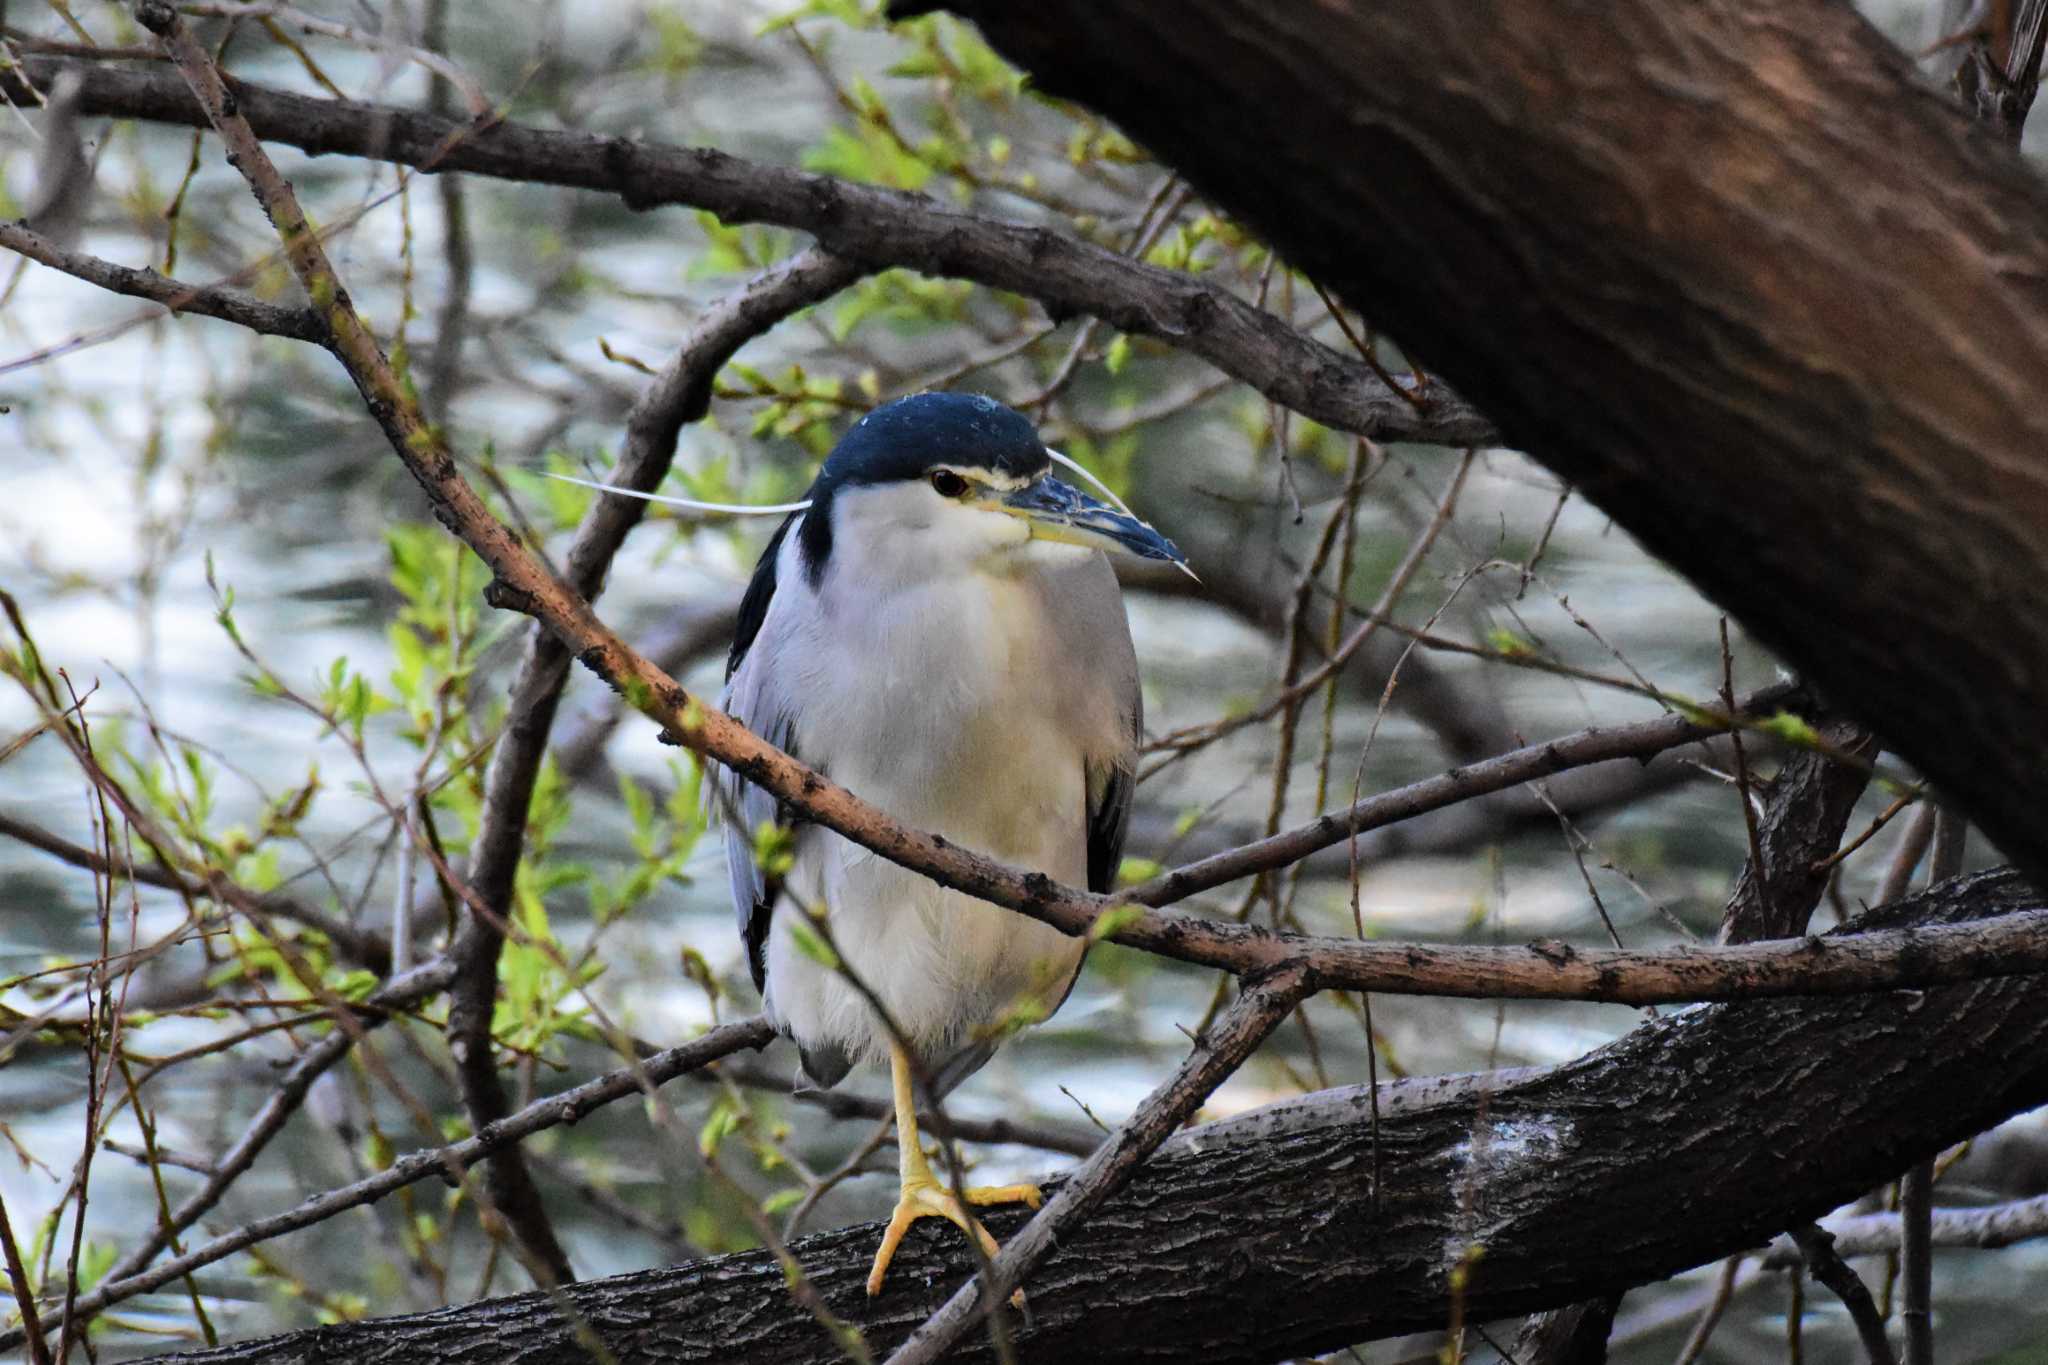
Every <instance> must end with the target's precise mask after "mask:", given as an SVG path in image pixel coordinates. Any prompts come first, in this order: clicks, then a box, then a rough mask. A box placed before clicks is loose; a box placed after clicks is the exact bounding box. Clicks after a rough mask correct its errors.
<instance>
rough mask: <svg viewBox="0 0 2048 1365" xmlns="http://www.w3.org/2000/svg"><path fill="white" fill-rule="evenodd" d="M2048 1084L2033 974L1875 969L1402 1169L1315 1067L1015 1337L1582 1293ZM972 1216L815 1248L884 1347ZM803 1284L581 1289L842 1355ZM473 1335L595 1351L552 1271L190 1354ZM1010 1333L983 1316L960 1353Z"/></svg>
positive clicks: (1640, 1058)
mask: <svg viewBox="0 0 2048 1365" xmlns="http://www.w3.org/2000/svg"><path fill="white" fill-rule="evenodd" d="M2033 899H2034V895H2033V892H2032V891H2031V890H2030V889H2029V888H2027V887H2026V886H2025V885H2024V884H2023V883H2022V882H2021V881H2020V880H2019V879H2018V878H2017V877H2016V876H2013V875H2012V874H1997V875H1979V876H1976V877H1969V878H1962V879H1958V880H1957V881H1954V882H1950V883H1947V884H1945V885H1944V886H1942V887H1940V888H1937V889H1935V890H1934V891H1931V892H1929V893H1926V894H1924V895H1921V896H1919V897H1916V898H1914V899H1913V900H1911V901H1907V902H1904V903H1901V904H1899V905H1896V906H1892V907H1886V908H1884V909H1881V910H1879V911H1876V912H1873V913H1872V915H1871V916H1869V917H1867V918H1868V920H1869V921H1870V925H1871V926H1895V925H1904V924H1909V923H1911V924H1921V925H1930V924H1933V923H1935V922H1936V921H1947V920H1951V919H1953V918H1955V917H1957V916H1981V915H1997V914H2003V913H2007V912H2010V911H2011V910H2013V909H2015V908H2017V907H2019V906H2021V905H2025V904H2030V903H2032V901H2033ZM1863 927H1866V926H1865V925H1864V924H1863V922H1862V921H1859V922H1858V928H1863ZM1872 1075H1883V1076H1885V1077H1886V1081H1887V1083H1886V1085H1884V1086H1882V1087H1875V1086H1872V1085H1870V1084H1869V1083H1868V1078H1869V1077H1870V1076H1872ZM2043 1099H2048V1014H2044V1012H2043V1011H2041V1010H2040V1009H2039V1007H2038V989H2037V987H2036V986H2035V984H2034V983H2032V982H2030V981H2026V980H2021V979H2005V980H1996V981H1981V982H1976V983H1973V984H1970V985H1966V986H1956V987H1947V988H1942V989H1939V990H1935V991H1930V992H1927V993H1926V994H1925V995H1923V996H1921V997H1919V999H1918V1000H1917V1002H1916V1007H1915V1008H1914V1009H1912V1010H1910V1011H1901V1010H1900V1009H1899V1008H1898V1005H1897V1002H1896V1001H1895V1000H1891V999H1887V998H1883V997H1874V996H1866V997H1856V998H1850V999H1842V1000H1828V1001H1801V1002H1797V1003H1793V1002H1783V1003H1775V1002H1765V1003H1748V1004H1742V1005H1729V1006H1713V1007H1708V1008H1706V1009H1701V1010H1688V1011H1684V1012H1682V1013H1679V1014H1675V1015H1670V1016H1666V1017H1664V1018H1661V1019H1658V1020H1655V1021H1653V1022H1651V1023H1648V1024H1645V1025H1643V1026H1642V1027H1640V1028H1638V1029H1636V1030H1635V1031H1634V1032H1632V1033H1631V1034H1629V1035H1628V1036H1627V1037H1625V1038H1623V1039H1621V1040H1619V1041H1617V1042H1615V1043H1613V1044H1611V1045H1609V1046H1608V1047H1605V1048H1602V1049H1600V1050H1598V1051H1597V1052H1594V1053H1591V1054H1589V1055H1588V1056H1586V1057H1583V1058H1580V1059H1578V1060H1577V1061H1574V1062H1571V1063H1567V1064H1565V1065H1563V1066H1560V1067H1555V1068H1548V1069H1544V1070H1541V1071H1537V1072H1534V1073H1519V1074H1516V1075H1512V1076H1509V1077H1505V1078H1502V1079H1501V1080H1500V1081H1499V1083H1498V1084H1497V1085H1493V1086H1485V1085H1479V1086H1472V1085H1457V1086H1449V1087H1446V1088H1445V1089H1444V1091H1443V1093H1442V1094H1441V1095H1440V1097H1439V1098H1437V1099H1436V1100H1434V1101H1430V1100H1426V1099H1425V1100H1422V1101H1420V1102H1417V1103H1413V1104H1405V1105H1386V1106H1383V1110H1382V1115H1381V1121H1380V1125H1379V1139H1378V1140H1379V1142H1380V1144H1381V1146H1382V1148H1383V1149H1384V1151H1385V1154H1386V1158H1387V1159H1386V1160H1385V1161H1384V1163H1383V1166H1382V1171H1383V1180H1384V1183H1383V1184H1382V1185H1381V1186H1380V1187H1379V1188H1377V1189H1375V1188H1374V1187H1373V1184H1372V1176H1371V1172H1372V1171H1373V1170H1374V1162H1373V1160H1372V1136H1371V1134H1370V1132H1369V1130H1368V1127H1367V1125H1365V1124H1364V1123H1362V1122H1360V1121H1359V1118H1358V1115H1359V1113H1360V1111H1361V1108H1362V1106H1363V1104H1364V1101H1363V1100H1361V1099H1360V1098H1359V1097H1358V1095H1357V1094H1356V1092H1336V1093H1333V1094H1330V1095H1324V1096H1312V1097H1308V1098H1305V1099H1303V1100H1299V1101H1295V1102H1293V1103H1292V1104H1291V1105H1290V1106H1289V1114H1288V1119H1287V1121H1286V1122H1285V1123H1284V1124H1274V1123H1271V1122H1266V1121H1261V1120H1259V1119H1258V1118H1256V1116H1255V1117H1253V1118H1252V1119H1250V1120H1235V1121H1227V1122H1225V1123H1222V1124H1215V1125H1211V1126H1209V1127H1206V1128H1200V1129H1195V1130H1192V1131H1191V1132H1189V1133H1187V1134H1184V1135H1182V1136H1181V1137H1179V1138H1177V1139H1175V1140H1174V1141H1171V1142H1169V1143H1167V1144H1166V1145H1165V1146H1164V1147H1163V1148H1161V1150H1160V1151H1159V1152H1158V1153H1157V1154H1156V1155H1155V1156H1154V1157H1153V1158H1152V1160H1150V1161H1148V1162H1147V1163H1145V1165H1144V1166H1143V1168H1142V1169H1141V1170H1140V1171H1139V1173H1138V1174H1137V1176H1136V1177H1135V1179H1133V1181H1132V1182H1131V1184H1130V1185H1129V1186H1127V1187H1126V1189H1125V1190H1124V1192H1123V1193H1121V1194H1120V1195H1118V1196H1116V1197H1114V1198H1112V1199H1111V1200H1109V1201H1108V1202H1107V1203H1106V1204H1105V1205H1104V1206H1103V1208H1102V1209H1101V1210H1100V1211H1099V1212H1098V1213H1097V1214H1096V1215H1095V1216H1094V1217H1093V1218H1091V1219H1089V1220H1088V1221H1087V1223H1086V1224H1085V1226H1083V1227H1081V1228H1080V1229H1078V1230H1077V1231H1075V1232H1074V1233H1073V1234H1072V1235H1071V1236H1068V1237H1063V1238H1062V1240H1061V1242H1060V1244H1059V1245H1058V1246H1057V1247H1056V1248H1055V1249H1054V1250H1053V1252H1052V1254H1051V1255H1050V1256H1049V1257H1048V1258H1047V1260H1046V1261H1045V1262H1044V1264H1043V1265H1042V1266H1041V1267H1040V1268H1039V1269H1038V1271H1037V1272H1036V1273H1034V1274H1033V1275H1032V1276H1031V1277H1030V1278H1029V1279H1028V1280H1027V1286H1028V1288H1029V1291H1030V1295H1031V1301H1030V1306H1031V1317H1030V1320H1029V1321H1028V1322H1020V1323H1013V1324H1012V1331H1011V1340H1012V1343H1013V1345H1014V1346H1015V1348H1016V1352H1017V1357H1018V1359H1019V1360H1021V1361H1025V1362H1036V1361H1063V1360H1074V1359H1083V1358H1085V1359H1089V1360H1092V1361H1101V1362H1108V1363H1110V1365H1114V1363H1115V1362H1123V1361H1129V1362H1137V1361H1144V1360H1158V1359H1161V1358H1172V1359H1176V1360H1186V1361H1191V1362H1193V1361H1211V1362H1222V1361H1230V1362H1251V1361H1268V1360H1276V1359H1285V1358H1288V1357H1289V1356H1295V1355H1308V1354H1313V1353H1315V1352H1318V1351H1322V1350H1327V1349H1334V1348H1336V1347H1338V1346H1342V1345H1345V1344H1348V1343H1351V1342H1356V1341H1361V1340H1365V1339H1367V1338H1371V1337H1376V1336H1382V1335H1387V1334H1390V1333H1394V1332H1399V1331H1407V1330H1422V1329H1429V1328H1440V1327H1441V1326H1442V1324H1443V1322H1444V1320H1445V1313H1446V1310H1447V1306H1448V1302H1449V1296H1450V1294H1451V1289H1450V1279H1451V1275H1452V1272H1453V1271H1454V1270H1456V1269H1459V1268H1460V1267H1462V1268H1463V1269H1464V1271H1465V1281H1464V1289H1463V1291H1462V1294H1463V1308H1464V1312H1465V1317H1466V1320H1467V1321H1481V1320H1486V1319H1490V1318H1497V1317H1501V1316H1504V1315H1507V1314H1510V1313H1519V1312H1527V1311H1531V1310H1534V1309H1538V1308H1542V1307H1546V1306H1551V1305H1556V1304H1562V1303H1567V1302H1575V1301H1578V1300H1582V1299H1587V1298H1591V1297H1595V1296H1597V1295H1600V1294H1604V1293H1607V1292H1611V1291H1613V1290H1615V1289H1618V1288H1621V1287H1624V1286H1627V1285H1631V1284H1639V1283H1644V1282H1647V1281H1649V1280H1653V1279H1657V1278H1661V1277H1663V1276H1666V1275H1669V1274H1672V1273H1675V1272H1677V1271H1679V1270H1682V1269H1685V1268H1687V1267H1689V1266H1692V1265H1697V1264H1701V1263H1703V1262H1707V1261H1711V1260H1714V1259H1718V1258H1720V1257H1722V1256H1726V1255H1728V1254H1730V1253H1732V1252H1735V1251H1741V1250H1746V1249H1748V1248H1752V1247H1756V1246H1760V1245H1762V1244H1763V1243H1764V1242H1765V1241H1767V1240H1768V1239H1769V1238H1770V1237H1771V1235H1772V1234H1773V1233H1774V1232H1775V1231H1776V1230H1777V1229H1779V1228H1782V1227H1785V1226H1787V1225H1788V1224H1790V1223H1793V1222H1796V1221H1801V1220H1810V1219H1812V1218H1813V1217H1815V1216H1817V1215H1818V1214H1821V1213H1824V1212H1826V1211H1827V1210H1828V1209H1830V1208H1832V1207H1835V1206H1836V1205H1837V1204H1839V1203H1840V1202H1842V1201H1843V1200H1846V1199H1849V1198H1852V1197H1854V1196H1855V1195H1856V1194H1858V1193H1859V1192H1861V1191H1863V1190H1865V1189H1867V1188H1869V1187H1870V1186H1871V1185H1873V1184H1875V1183H1876V1182H1878V1181H1879V1180H1882V1179H1884V1178H1886V1177H1887V1176H1888V1175H1889V1174H1890V1173H1891V1172H1894V1171H1896V1170H1898V1169H1899V1168H1900V1167H1901V1166H1903V1165H1905V1164H1907V1163H1909V1162H1910V1161H1912V1160H1913V1159H1914V1158H1916V1157H1917V1156H1920V1155H1922V1154H1925V1153H1929V1152H1933V1151H1936V1150H1938V1149H1940V1148H1941V1147H1943V1146H1945V1145H1947V1144H1949V1143H1951V1142H1953V1141H1955V1140H1957V1139H1959V1138H1961V1137H1963V1136H1966V1135H1968V1134H1970V1133H1974V1132H1977V1131H1980V1130H1981V1129H1983V1128H1985V1127H1987V1126H1989V1125H1990V1124H1992V1123H1995V1122H1996V1121H1997V1120H1999V1119H2000V1118H2002V1117H2004V1116H2006V1115H2009V1114H2011V1113H2015V1112H2018V1111H2019V1110H2021V1109H2025V1108H2028V1107H2031V1106H2033V1105H2035V1104H2038V1103H2040V1102H2041V1101H2042V1100H2043ZM1305 1209H1312V1210H1315V1211H1316V1213H1315V1216H1313V1217H1308V1218H1304V1217H1303V1216H1302V1210H1305ZM1021 1221H1022V1220H1021V1219H1020V1218H1019V1217H1017V1216H1016V1215H1014V1214H1010V1215H1005V1214H997V1215H996V1216H995V1217H994V1218H993V1219H992V1220H991V1229H992V1230H993V1231H995V1232H996V1233H997V1235H998V1236H1002V1235H1004V1234H1006V1233H1011V1232H1014V1230H1015V1229H1016V1228H1017V1227H1018V1226H1019V1225H1020V1224H1021ZM950 1231H951V1230H950V1229H943V1230H919V1231H914V1232H913V1233H912V1234H911V1236H910V1237H909V1238H908V1239H907V1240H906V1242H905V1244H904V1247H903V1250H902V1252H901V1254H900V1255H899V1258H898V1261H897V1263H896V1268H895V1274H894V1276H893V1277H892V1279H891V1281H890V1287H891V1292H890V1293H888V1294H885V1295H884V1296H883V1297H881V1298H880V1299H877V1300H873V1301H869V1300H868V1299H867V1297H866V1294H865V1290H864V1288H863V1283H862V1282H863V1280H864V1277H865V1275H866V1270H867V1262H868V1259H869V1257H870V1256H871V1255H872V1253H873V1250H874V1241H875V1238H876V1237H877V1236H879V1233H880V1227H879V1225H869V1226H865V1227H857V1228H850V1229H844V1230H841V1231H838V1232H833V1233H827V1234H823V1235H820V1236H817V1237H811V1238H807V1239H804V1240H803V1241H800V1242H797V1243H794V1244H792V1250H793V1251H794V1252H795V1254H796V1255H797V1256H798V1257H800V1258H801V1260H802V1262H803V1264H804V1267H805V1272H806V1274H807V1276H808V1277H809V1279H810V1282H811V1283H812V1284H813V1285H815V1286H816V1287H817V1289H818V1290H819V1292H820V1293H822V1294H823V1295H824V1297H825V1300H826V1302H827V1304H828V1306H829V1307H830V1309H831V1311H832V1312H834V1313H835V1314H838V1315H840V1316H841V1317H843V1318H845V1319H847V1320H849V1321H852V1322H855V1323H858V1324H859V1325H860V1326H861V1328H862V1330H863V1332H864V1333H865V1334H866V1336H867V1339H868V1342H869V1345H870V1346H871V1347H874V1348H877V1349H880V1348H884V1347H886V1346H887V1345H889V1344H893V1343H895V1342H897V1341H900V1340H901V1339H902V1338H903V1337H904V1336H905V1335H906V1334H907V1333H908V1332H909V1331H911V1330H912V1329H913V1328H914V1327H915V1326H916V1325H917V1324H918V1323H920V1322H922V1321H923V1320H924V1319H925V1317H926V1316H927V1315H928V1314H929V1313H930V1312H931V1311H932V1310H933V1309H934V1308H936V1307H937V1306H938V1305H939V1304H940V1303H941V1302H942V1301H943V1299H944V1298H945V1297H946V1296H947V1295H948V1293H949V1292H950V1291H951V1290H952V1289H953V1288H954V1287H955V1286H957V1285H959V1284H960V1283H962V1282H963V1281H965V1280H966V1279H967V1278H968V1277H969V1276H970V1275H972V1274H973V1273H974V1265H973V1260H972V1256H971V1254H970V1252H969V1251H968V1250H967V1248H966V1246H965V1244H964V1241H963V1240H962V1239H961V1238H959V1237H957V1236H948V1235H946V1234H947V1233H948V1232H950ZM1475 1247H1483V1248H1484V1254H1483V1255H1476V1256H1472V1255H1468V1254H1467V1252H1468V1250H1469V1249H1471V1248H1475ZM783 1283H784V1281H783V1271H782V1269H781V1267H780V1266H779V1265H778V1264H777V1262H776V1261H775V1259H774V1258H773V1257H772V1256H770V1255H768V1254H767V1253H765V1252H747V1253H742V1254H740V1255H735V1256H727V1257H720V1258H717V1259H715V1260H710V1261H703V1262H697V1263H693V1264H689V1265H683V1266H677V1267H673V1268H670V1269H666V1270H657V1271H649V1272H641V1273H636V1274H633V1275H627V1276H620V1277H617V1278H615V1279H610V1280H597V1281H588V1282H585V1283H583V1284H581V1285H578V1286H575V1287H573V1288H572V1289H570V1290H568V1291H566V1292H567V1293H568V1294H569V1296H570V1298H571V1300H572V1301H573V1302H574V1303H575V1304H576V1306H577V1309H578V1311H579V1312H580V1313H582V1314H583V1315H585V1317H586V1318H587V1320H588V1322H589V1323H590V1324H591V1326H592V1327H593V1329H594V1330H595V1331H596V1332H597V1334H598V1336H599V1338H600V1339H601V1340H602V1342H603V1343H604V1346H605V1349H607V1350H608V1351H610V1352H611V1353H612V1355H613V1357H614V1359H616V1360H617V1361H618V1362H619V1365H640V1363H641V1362H654V1361H663V1362H689V1361H730V1360H735V1359H747V1360H753V1361H772V1362H778V1363H780V1365H798V1363H799V1362H812V1361H816V1362H825V1361H835V1360H838V1359H840V1356H839V1354H838V1346H837V1343H835V1342H834V1341H833V1340H831V1339H830V1338H828V1337H827V1336H826V1334H825V1333H824V1331H823V1330H822V1329H821V1328H819V1326H818V1325H817V1323H816V1321H815V1320H814V1319H813V1318H812V1317H811V1315H810V1314H809V1313H808V1312H807V1311H805V1310H804V1309H803V1308H801V1307H799V1306H797V1305H796V1304H794V1303H792V1302H791V1301H790V1300H789V1298H788V1297H787V1295H786V1294H785V1293H784V1292H783V1288H782V1286H783ZM458 1343H459V1345H460V1348H461V1350H462V1351H463V1352H464V1353H465V1354H469V1355H473V1356H477V1357H488V1358H491V1359H497V1360H504V1361H508V1362H513V1363H514V1365H549V1363H551V1362H555V1361H562V1362H568V1361H571V1360H577V1361H580V1360H582V1359H585V1358H586V1357H585V1356H584V1355H583V1354H582V1352H583V1350H584V1348H583V1346H582V1345H581V1344H580V1343H579V1342H578V1341H577V1340H576V1339H575V1337H574V1336H573V1334H572V1332H571V1330H570V1328H569V1326H568V1324H566V1323H565V1322H564V1321H563V1319H562V1317H561V1310H560V1309H559V1308H558V1307H557V1306H555V1305H554V1304H552V1303H551V1302H550V1301H549V1300H548V1299H547V1298H546V1297H544V1296H541V1295H537V1294H528V1295H521V1296H516V1297H512V1298H506V1299H497V1300H492V1301H490V1302H487V1303H480V1304H473V1305H469V1306H467V1307H465V1308H461V1309H454V1310H448V1311H444V1312H440V1313H435V1314H432V1315H428V1316H425V1317H417V1318H394V1319H387V1320H384V1321H380V1322H368V1323H355V1324H347V1325H343V1326H338V1327H332V1328H322V1329H318V1330H317V1331H316V1332H312V1333H298V1334H294V1335H292V1336H286V1337H279V1338H275V1339H272V1340H269V1341H264V1342H254V1343H249V1344H247V1345H243V1346H235V1347H229V1348H225V1349H224V1350H220V1351H212V1352H201V1353H196V1354H194V1355H190V1356H182V1357H178V1359H179V1360H180V1361H181V1362H182V1363H183V1365H202V1362H203V1365H245V1363H247V1365H253V1363H254V1362H280V1363H281V1362H283V1361H286V1360H292V1359H302V1358H304V1357H305V1356H306V1355H308V1354H317V1355H318V1357H319V1358H320V1359H322V1360H324V1361H327V1362H330V1363H331V1365H351V1362H357V1361H368V1360H371V1359H375V1360H377V1361H379V1362H380V1365H438V1362H445V1360H446V1359H447V1358H448V1355H449V1352H450V1351H451V1350H452V1349H453V1348H454V1345H455V1344H458ZM991 1358H992V1356H991V1353H990V1351H989V1349H988V1348H987V1347H986V1345H985V1344H980V1343H976V1342H973V1341H971V1340H970V1341H963V1342H962V1343H961V1344H960V1346H959V1347H958V1348H956V1353H955V1355H954V1356H953V1357H949V1359H959V1360H963V1361H983V1360H988V1359H991Z"/></svg>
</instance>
